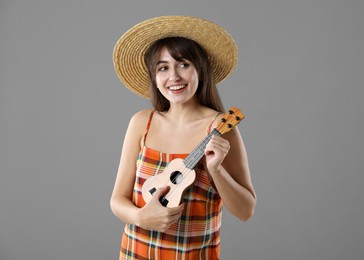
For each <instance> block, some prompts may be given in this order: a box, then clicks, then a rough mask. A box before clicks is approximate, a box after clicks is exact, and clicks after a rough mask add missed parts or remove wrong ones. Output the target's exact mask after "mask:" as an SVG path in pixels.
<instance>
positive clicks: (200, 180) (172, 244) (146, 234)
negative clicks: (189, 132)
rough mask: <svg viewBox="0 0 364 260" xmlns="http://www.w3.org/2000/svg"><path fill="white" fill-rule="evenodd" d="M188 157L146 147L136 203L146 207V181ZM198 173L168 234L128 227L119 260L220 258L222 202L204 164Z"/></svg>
mask: <svg viewBox="0 0 364 260" xmlns="http://www.w3.org/2000/svg"><path fill="white" fill-rule="evenodd" d="M152 116H153V112H152V113H151V116H150V118H149V121H148V124H147V129H146V133H145V136H144V142H145V139H146V136H147V133H148V130H149V126H150V122H151V119H152ZM214 119H215V118H214ZM214 119H213V120H214ZM213 120H212V121H211V124H212V122H213ZM211 124H210V126H209V129H210V128H211ZM208 131H209V130H208ZM187 156H188V154H167V153H162V152H160V151H157V150H154V149H151V148H149V147H147V146H145V145H144V146H143V148H142V149H141V151H140V153H139V157H138V160H137V171H136V179H135V184H134V191H133V203H134V204H135V205H136V206H137V207H143V206H144V205H145V202H144V200H143V197H142V193H141V190H142V186H143V183H144V182H145V180H146V179H147V178H149V177H151V176H153V175H155V174H159V173H161V172H162V171H163V169H164V168H165V167H166V166H167V165H168V163H169V162H170V161H172V160H173V159H176V158H182V159H185V158H186V157H187ZM195 171H196V180H195V182H194V184H193V185H192V186H191V187H190V188H189V189H188V190H187V192H186V193H185V195H184V197H183V201H184V203H185V208H184V211H183V213H182V216H181V217H180V218H179V220H178V221H177V222H176V223H174V224H173V225H172V226H171V227H170V228H169V229H168V230H167V231H165V232H157V231H154V230H146V229H143V228H141V227H138V226H136V225H132V224H126V225H125V231H124V234H123V237H122V242H121V250H120V259H131V260H134V259H138V260H143V259H146V260H149V259H162V260H173V259H186V260H187V259H190V260H195V259H219V255H220V226H221V213H222V200H221V198H220V196H219V194H218V193H217V191H216V190H215V189H214V188H213V187H212V185H211V183H210V180H209V178H208V176H207V173H206V171H205V169H204V166H203V163H202V162H200V163H199V164H198V165H197V166H196V168H195Z"/></svg>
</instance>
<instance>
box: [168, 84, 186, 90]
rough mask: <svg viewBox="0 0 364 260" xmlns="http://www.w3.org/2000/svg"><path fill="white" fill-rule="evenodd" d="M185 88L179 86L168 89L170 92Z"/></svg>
mask: <svg viewBox="0 0 364 260" xmlns="http://www.w3.org/2000/svg"><path fill="white" fill-rule="evenodd" d="M184 87H185V85H180V86H171V87H169V89H170V90H179V89H182V88H184Z"/></svg>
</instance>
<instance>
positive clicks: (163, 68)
mask: <svg viewBox="0 0 364 260" xmlns="http://www.w3.org/2000/svg"><path fill="white" fill-rule="evenodd" d="M167 69H168V67H167V66H165V65H162V66H158V67H157V71H166V70H167Z"/></svg>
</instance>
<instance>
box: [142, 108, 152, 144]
mask: <svg viewBox="0 0 364 260" xmlns="http://www.w3.org/2000/svg"><path fill="white" fill-rule="evenodd" d="M154 112H155V110H152V112H150V116H149V119H148V123H147V127H146V128H145V133H144V138H143V145H145V140H147V135H148V131H149V128H150V123H151V122H152V117H153V114H154Z"/></svg>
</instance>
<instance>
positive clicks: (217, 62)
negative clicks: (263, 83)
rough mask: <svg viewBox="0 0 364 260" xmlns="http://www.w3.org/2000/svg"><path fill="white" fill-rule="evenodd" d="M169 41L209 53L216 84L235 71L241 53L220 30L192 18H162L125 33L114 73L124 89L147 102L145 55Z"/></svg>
mask: <svg viewBox="0 0 364 260" xmlns="http://www.w3.org/2000/svg"><path fill="white" fill-rule="evenodd" d="M167 37H185V38H188V39H191V40H193V41H195V42H197V43H198V44H200V45H201V46H202V47H203V48H204V49H205V50H206V52H207V54H208V57H209V60H210V63H211V68H212V74H213V77H214V82H215V84H217V83H219V82H221V81H222V80H224V79H225V78H226V77H227V76H229V75H230V74H231V73H232V71H233V70H234V68H235V66H236V64H237V61H238V49H237V46H236V43H235V41H234V39H233V38H232V37H231V35H230V34H229V33H228V32H227V31H225V29H224V28H222V27H221V26H219V25H217V24H215V23H213V22H211V21H209V20H206V19H202V18H198V17H192V16H161V17H155V18H151V19H148V20H145V21H143V22H141V23H138V24H137V25H135V26H133V27H132V28H130V29H129V30H128V31H127V32H125V33H124V34H123V35H122V36H121V37H120V39H119V40H118V42H117V43H116V45H115V47H114V53H113V60H114V67H115V71H116V73H117V75H118V77H119V79H120V80H121V81H122V82H123V83H124V85H125V86H126V87H127V88H129V89H130V90H131V91H133V92H135V93H136V94H138V95H140V96H142V97H145V98H148V97H149V94H148V84H149V79H148V71H147V68H146V65H145V62H144V55H145V53H146V52H147V50H148V48H149V47H150V46H151V45H152V44H153V43H154V42H156V41H158V40H160V39H162V38H167Z"/></svg>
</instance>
